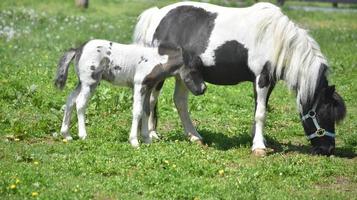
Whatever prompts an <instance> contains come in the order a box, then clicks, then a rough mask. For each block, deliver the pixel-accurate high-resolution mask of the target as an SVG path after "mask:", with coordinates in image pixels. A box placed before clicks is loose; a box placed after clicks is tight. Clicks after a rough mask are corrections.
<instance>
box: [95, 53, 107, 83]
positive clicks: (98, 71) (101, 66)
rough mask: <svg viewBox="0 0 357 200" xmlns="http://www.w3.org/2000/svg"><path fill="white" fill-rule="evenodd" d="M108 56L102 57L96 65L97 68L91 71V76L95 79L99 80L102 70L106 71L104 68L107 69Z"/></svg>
mask: <svg viewBox="0 0 357 200" xmlns="http://www.w3.org/2000/svg"><path fill="white" fill-rule="evenodd" d="M109 62H110V60H109V58H107V57H104V58H103V59H102V60H101V61H100V63H99V66H98V67H97V69H95V70H94V71H93V72H92V75H91V77H92V78H93V79H94V80H97V81H100V79H101V78H102V75H103V72H105V71H107V70H106V69H108V67H109V66H108V65H109Z"/></svg>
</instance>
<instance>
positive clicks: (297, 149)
mask: <svg viewBox="0 0 357 200" xmlns="http://www.w3.org/2000/svg"><path fill="white" fill-rule="evenodd" d="M198 132H199V133H200V134H201V135H202V137H203V142H204V143H205V144H207V145H208V146H209V147H212V148H215V149H218V150H223V151H226V150H229V149H232V148H239V147H248V148H250V147H251V145H252V137H251V135H250V134H244V133H242V134H238V135H235V136H231V137H230V136H227V135H225V134H223V133H217V132H212V131H209V130H206V129H201V130H198ZM264 137H265V139H266V142H267V147H268V148H271V149H273V150H274V151H273V152H272V153H270V154H276V153H284V154H288V153H299V154H306V155H312V154H311V146H310V145H303V144H292V143H280V142H279V141H277V140H276V139H275V138H273V137H270V136H268V135H265V136H264ZM166 139H167V140H171V141H174V140H185V139H186V137H185V136H184V134H182V133H181V134H179V133H177V134H173V135H171V136H169V137H168V138H166ZM334 156H336V157H340V158H349V159H352V158H355V157H356V153H355V152H354V149H353V147H346V146H345V147H337V148H336V150H335V155H334Z"/></svg>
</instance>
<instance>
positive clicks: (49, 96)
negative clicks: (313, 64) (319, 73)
mask: <svg viewBox="0 0 357 200" xmlns="http://www.w3.org/2000/svg"><path fill="white" fill-rule="evenodd" d="M172 2H173V1H169V0H165V1H124V0H116V1H115V0H113V1H108V0H107V1H104V0H103V1H91V4H90V8H89V9H88V10H80V9H77V8H75V7H74V5H73V1H72V0H68V1H64V2H62V1H56V0H48V1H40V0H27V1H25V0H19V1H11V0H5V1H1V2H0V105H1V106H0V199H31V198H34V197H32V193H33V192H37V193H38V196H37V198H39V199H143V198H144V199H355V198H356V195H357V189H356V188H357V163H356V152H357V148H356V146H357V135H356V134H357V132H356V127H357V122H356V121H357V110H356V109H357V101H356V99H357V51H356V49H357V46H356V45H357V43H356V41H357V21H356V20H355V19H356V18H357V13H356V12H354V13H324V12H303V11H296V10H289V9H288V8H287V7H286V8H285V7H284V12H285V13H286V14H287V15H288V16H289V17H290V18H291V19H292V20H294V21H295V22H297V23H298V24H300V25H301V26H303V27H305V28H308V29H310V32H311V34H312V35H313V37H314V38H315V39H316V40H317V41H318V43H319V44H320V45H321V48H322V51H323V53H324V54H325V55H326V57H327V58H328V59H329V63H330V65H331V69H332V70H331V73H330V74H331V76H330V82H331V83H333V84H336V87H337V90H338V91H339V93H340V94H341V95H342V96H343V97H344V99H345V101H346V104H347V109H348V114H347V117H346V120H345V121H344V122H343V123H341V124H340V125H339V126H338V127H337V141H336V142H337V153H336V156H335V157H330V158H327V157H319V156H312V155H310V154H309V148H310V146H309V143H308V141H306V139H305V138H304V133H303V129H302V126H301V124H300V120H299V117H298V114H297V109H296V106H295V98H294V95H293V94H292V93H290V92H289V91H288V90H287V89H286V87H285V86H284V84H283V83H280V84H278V86H277V87H276V89H275V90H274V92H273V94H272V97H271V100H270V106H269V114H268V119H267V123H266V138H267V140H268V145H269V147H270V148H272V149H274V152H272V153H271V154H270V155H269V156H268V157H265V158H262V159H258V158H255V157H253V156H251V154H250V147H251V140H252V139H251V136H250V130H251V124H252V120H253V116H252V115H253V91H252V85H251V84H249V83H243V84H240V85H239V86H234V87H219V86H214V85H209V86H208V91H207V93H206V94H205V95H204V96H200V97H193V96H190V112H191V116H192V119H193V121H194V124H195V126H196V127H197V129H198V131H199V132H200V133H201V134H202V135H203V137H204V138H205V141H206V142H207V144H208V146H207V147H202V146H198V145H196V144H192V143H190V142H188V141H187V140H186V138H185V137H184V135H183V128H182V127H181V123H180V121H179V118H178V115H177V112H176V110H175V107H174V104H173V100H172V95H173V86H174V81H173V80H172V79H170V80H169V81H167V83H166V84H165V86H164V90H163V92H162V95H161V96H160V100H159V101H160V102H159V112H160V119H159V133H160V134H161V136H162V140H161V141H159V142H157V143H154V144H152V145H149V146H147V145H142V146H141V147H140V148H139V149H133V148H131V147H130V145H129V143H128V142H127V138H128V133H129V129H130V123H131V102H132V99H131V98H132V95H131V92H130V90H128V89H126V88H115V87H112V86H111V85H109V84H107V83H103V84H101V86H100V87H99V88H98V89H97V91H96V93H95V95H94V96H93V98H92V99H91V101H90V105H89V109H88V110H87V119H88V122H87V130H88V133H89V138H88V140H86V141H79V140H75V141H73V142H69V143H64V142H62V140H61V138H54V137H52V133H54V132H59V128H60V124H61V119H62V115H63V111H62V110H61V108H62V105H63V104H64V103H65V99H66V97H67V95H68V94H69V92H70V91H71V90H72V89H73V87H74V86H75V85H76V81H77V80H76V77H75V75H74V71H73V68H71V70H70V77H69V80H68V83H67V86H66V89H65V90H64V91H59V90H56V89H55V88H54V86H53V78H54V74H55V71H56V65H57V61H58V59H59V57H60V56H61V55H62V53H63V52H64V51H65V50H66V49H68V48H70V47H75V46H77V45H78V44H81V43H82V42H84V41H86V40H88V39H90V38H104V39H108V40H113V41H117V42H121V43H130V40H131V35H132V31H133V26H134V24H135V21H136V17H137V16H138V15H139V14H140V13H141V12H142V11H143V10H144V9H145V8H148V7H150V6H153V5H159V6H162V5H167V4H169V3H172ZM215 2H218V1H215ZM221 4H223V3H222V2H221ZM5 27H7V28H5ZM3 31H5V32H6V34H4V32H3ZM12 33H13V34H14V35H13V37H12V38H11V36H10V35H11V34H12ZM9 34H10V35H9ZM71 131H72V134H73V135H76V134H77V123H76V118H75V117H74V118H73V123H72V128H71ZM221 170H223V173H222V171H221ZM220 171H221V173H220ZM11 185H15V186H16V188H14V189H11Z"/></svg>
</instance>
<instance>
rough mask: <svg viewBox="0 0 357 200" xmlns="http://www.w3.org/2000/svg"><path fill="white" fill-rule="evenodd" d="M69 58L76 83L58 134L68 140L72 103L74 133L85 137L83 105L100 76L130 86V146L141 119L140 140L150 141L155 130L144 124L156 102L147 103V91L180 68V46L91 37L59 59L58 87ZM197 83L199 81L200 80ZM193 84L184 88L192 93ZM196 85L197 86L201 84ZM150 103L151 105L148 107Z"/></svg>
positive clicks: (63, 79)
mask: <svg viewBox="0 0 357 200" xmlns="http://www.w3.org/2000/svg"><path fill="white" fill-rule="evenodd" d="M73 59H75V69H76V73H77V76H78V79H79V83H78V85H77V87H76V89H75V90H74V91H73V92H72V93H71V94H70V95H69V97H68V100H67V103H66V108H65V111H64V117H63V123H62V127H61V134H62V135H63V136H64V137H65V138H66V139H67V140H72V137H71V135H70V134H69V127H70V119H71V113H72V110H73V107H74V104H76V107H77V115H78V129H79V130H78V131H79V133H78V135H79V138H80V139H85V138H86V137H87V132H86V129H85V110H86V106H87V103H88V101H89V99H90V97H91V94H93V92H94V91H95V89H96V87H97V85H98V84H99V82H100V81H101V80H102V79H104V80H106V81H108V82H110V83H112V84H114V85H118V86H128V87H131V88H133V90H134V95H133V96H134V100H133V121H132V125H131V131H130V136H129V142H130V144H131V145H132V146H133V147H138V146H139V142H138V132H139V124H140V121H141V122H142V123H141V134H142V136H143V140H144V142H145V143H151V141H152V138H155V137H157V135H156V133H155V132H151V134H149V128H150V127H149V128H148V126H151V127H152V126H153V125H152V124H148V118H149V116H148V115H149V113H150V109H154V107H153V106H154V105H155V103H156V102H153V103H150V95H151V92H152V90H153V88H154V87H155V86H156V85H157V84H158V83H159V82H160V81H162V80H164V79H165V78H167V77H169V76H175V75H179V74H180V73H183V72H182V70H181V69H182V65H183V58H182V51H181V48H177V47H174V46H172V45H170V44H162V45H160V46H159V47H157V48H148V47H142V46H138V45H123V44H118V43H114V42H111V41H107V40H91V41H89V42H87V43H85V44H84V45H82V46H81V47H79V48H76V49H70V50H69V51H67V52H66V53H65V54H64V55H63V56H62V58H61V59H60V61H59V64H58V71H57V76H56V79H55V85H56V86H57V87H58V88H60V89H63V87H64V86H65V84H66V80H67V74H68V68H69V64H70V62H71V61H72V60H73ZM180 70H181V71H180ZM198 84H203V82H202V83H198ZM195 86H196V85H195V83H192V84H189V85H188V88H189V89H190V90H191V91H192V92H193V93H195V92H196V91H195V90H197V89H196V88H195ZM197 87H201V85H198V86H197ZM155 101H156V99H155ZM150 105H152V106H151V107H150ZM151 113H153V112H151ZM150 117H151V118H152V117H153V116H150ZM150 121H152V120H150Z"/></svg>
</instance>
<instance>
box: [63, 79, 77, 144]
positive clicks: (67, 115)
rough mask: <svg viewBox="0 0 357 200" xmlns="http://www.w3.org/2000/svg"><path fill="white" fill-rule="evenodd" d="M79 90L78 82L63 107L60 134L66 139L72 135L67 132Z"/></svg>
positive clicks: (69, 138)
mask: <svg viewBox="0 0 357 200" xmlns="http://www.w3.org/2000/svg"><path fill="white" fill-rule="evenodd" d="M80 90H81V86H80V84H78V85H77V87H76V89H74V90H73V92H72V93H71V94H70V95H69V96H68V98H67V102H66V106H65V109H64V116H63V121H62V126H61V134H62V136H63V137H64V138H65V139H67V140H72V136H71V135H70V133H69V127H70V123H71V116H72V111H73V107H74V104H75V102H76V99H77V96H78V94H79V91H80Z"/></svg>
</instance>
